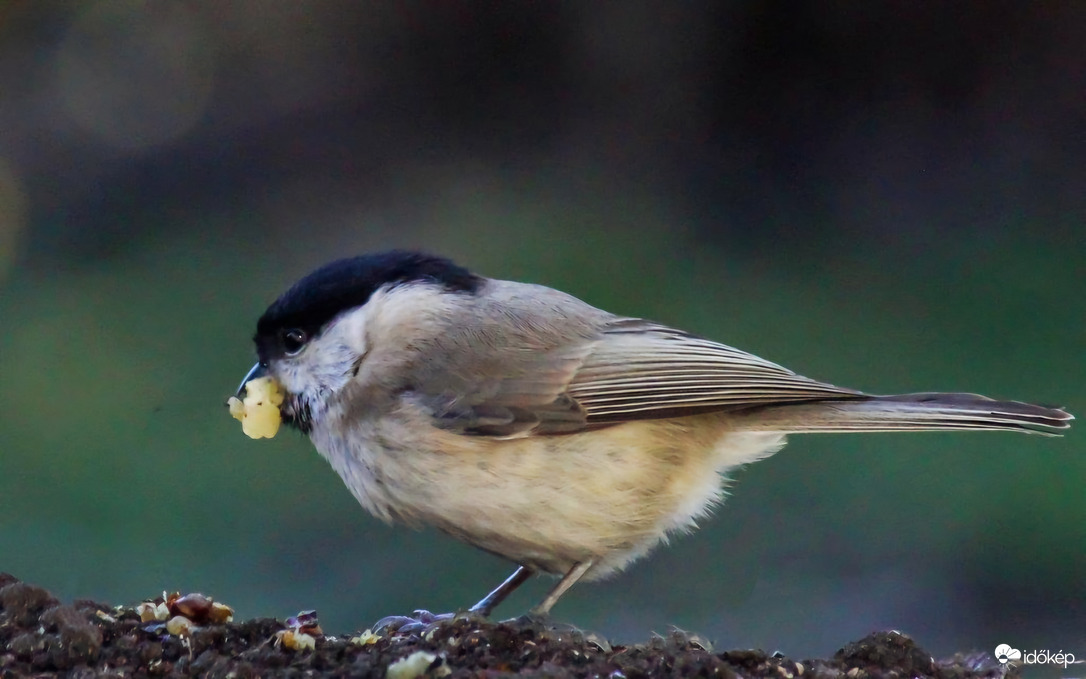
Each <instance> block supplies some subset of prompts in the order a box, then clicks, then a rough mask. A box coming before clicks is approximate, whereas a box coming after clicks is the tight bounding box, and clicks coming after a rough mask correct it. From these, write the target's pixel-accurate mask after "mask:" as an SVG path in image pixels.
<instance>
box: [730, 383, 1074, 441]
mask: <svg viewBox="0 0 1086 679" xmlns="http://www.w3.org/2000/svg"><path fill="white" fill-rule="evenodd" d="M736 415H737V417H739V418H740V422H741V426H742V428H743V429H747V430H754V431H777V432H782V433H808V432H809V433H815V432H859V431H871V432H874V431H939V430H973V431H976V430H1003V431H1020V432H1023V433H1027V434H1041V435H1045V436H1059V435H1060V432H1061V431H1062V430H1064V429H1067V428H1069V427H1070V426H1071V420H1073V419H1075V417H1074V416H1073V415H1071V414H1070V413H1068V412H1067V411H1065V410H1063V409H1061V408H1050V407H1047V406H1040V405H1034V404H1032V403H1022V402H1019V401H996V400H994V399H990V398H988V397H986V396H981V395H979V394H943V393H920V394H898V395H894V396H871V397H869V398H861V399H855V400H852V399H850V400H826V401H815V402H806V403H794V404H782V405H773V406H767V407H764V408H752V409H750V410H745V411H742V412H741V413H736Z"/></svg>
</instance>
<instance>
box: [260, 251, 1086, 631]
mask: <svg viewBox="0 0 1086 679" xmlns="http://www.w3.org/2000/svg"><path fill="white" fill-rule="evenodd" d="M255 342H256V349H257V354H258V356H259V359H260V361H259V363H258V364H257V365H256V366H255V367H254V368H253V371H252V372H251V373H250V374H249V376H248V377H247V378H246V381H248V380H249V379H252V378H255V377H257V376H260V375H266V376H270V377H272V378H274V379H275V380H276V381H278V382H279V383H280V385H281V386H282V388H283V389H284V391H285V392H286V397H285V399H284V402H283V404H282V406H281V414H282V417H283V419H284V421H285V422H286V423H287V424H289V425H291V426H293V427H294V428H296V429H298V430H300V431H302V432H304V433H306V434H308V435H309V438H310V440H311V441H312V442H313V445H314V446H315V447H316V448H317V450H318V451H319V452H320V454H321V455H323V456H324V458H325V459H326V460H328V462H329V463H331V465H332V467H333V468H334V469H335V470H336V471H337V472H338V473H339V475H340V477H341V478H342V479H343V482H344V483H345V484H347V488H349V489H350V491H351V492H352V493H353V494H354V496H355V497H356V498H357V499H358V501H359V502H360V503H361V504H362V506H363V507H365V508H366V509H367V510H368V511H369V512H370V513H372V514H374V515H375V516H377V517H379V518H380V519H383V520H384V521H387V522H403V523H406V524H409V525H415V526H421V525H429V526H434V527H436V528H438V529H440V530H442V531H444V532H445V533H448V534H449V535H451V536H453V537H455V538H458V539H460V540H463V541H464V542H467V543H470V544H472V545H475V546H476V547H479V548H481V549H484V550H486V551H488V552H491V553H493V554H498V555H500V556H503V557H505V558H507V559H509V560H510V561H512V562H514V563H515V564H517V568H516V570H515V572H514V573H513V575H512V576H510V577H509V579H507V580H506V581H505V582H503V583H502V584H501V585H500V586H498V588H497V589H495V590H494V591H492V592H491V593H490V594H488V595H487V596H486V597H485V598H484V599H483V600H482V601H480V602H479V603H477V604H476V605H475V606H474V607H472V609H471V610H472V611H474V612H477V613H480V614H483V615H487V614H489V613H490V612H491V610H492V609H493V608H494V607H495V606H496V605H497V604H499V603H500V602H501V601H502V600H503V599H504V598H505V597H506V596H507V595H508V594H509V593H510V592H512V591H513V590H514V589H515V588H516V587H517V586H518V585H520V584H521V583H522V582H524V580H526V579H527V578H528V577H529V576H530V575H531V574H532V573H534V572H544V573H551V574H556V575H559V576H561V578H560V580H559V581H558V583H557V584H556V585H555V586H554V588H553V589H552V590H551V591H550V592H549V593H548V594H547V596H546V597H545V598H544V599H543V601H542V602H541V603H540V604H539V605H538V606H536V607H535V608H533V609H532V611H531V613H532V614H534V615H545V614H547V612H548V611H549V610H550V609H551V607H552V606H553V605H554V604H555V602H556V601H557V600H558V598H559V597H560V596H561V595H562V594H563V593H564V592H565V591H566V590H568V589H569V588H570V587H571V586H572V585H573V584H574V583H576V582H577V581H579V580H594V579H597V578H602V577H605V576H607V575H610V574H612V573H615V572H616V571H619V570H621V569H622V568H624V567H625V566H626V565H628V564H629V563H630V562H632V561H634V560H635V559H637V558H639V557H641V556H644V555H645V554H646V553H647V552H648V551H649V550H651V549H652V548H653V547H654V546H655V545H657V544H659V543H660V542H661V541H664V540H665V539H666V538H667V536H668V535H669V534H672V533H676V532H683V531H689V530H691V529H692V528H694V526H695V522H696V521H697V520H698V519H699V518H701V517H704V516H705V515H706V514H708V513H709V512H710V511H711V510H712V508H713V507H714V506H715V505H717V504H718V503H719V502H720V501H721V499H722V480H723V477H724V475H725V474H727V472H728V471H729V470H730V469H732V468H734V467H737V466H739V465H743V464H746V463H748V462H753V461H755V460H760V459H762V458H764V457H767V456H769V455H771V454H773V453H774V452H776V451H778V450H780V448H781V447H782V446H783V445H784V442H785V436H786V435H787V434H796V433H808V432H873V431H921V430H1000V429H1001V430H1008V431H1020V432H1028V433H1041V434H1054V433H1056V432H1058V431H1060V430H1063V429H1066V428H1067V427H1068V426H1069V423H1070V420H1072V419H1073V417H1072V416H1071V415H1070V414H1069V413H1067V412H1065V411H1063V410H1060V409H1058V408H1047V407H1043V406H1039V405H1031V404H1029V403H1020V402H1017V401H996V400H992V399H989V398H986V397H984V396H979V395H976V394H960V393H920V394H902V395H895V396H874V395H870V394H865V393H862V392H859V391H856V390H854V389H847V388H844V387H837V386H834V385H832V384H827V383H825V382H818V381H816V380H812V379H808V378H806V377H802V376H800V375H797V374H796V373H794V372H792V371H790V370H788V369H786V368H783V367H781V366H779V365H776V364H775V363H770V362H769V361H766V360H764V359H761V358H758V357H757V356H754V355H752V354H748V353H746V352H745V351H741V350H739V349H734V348H732V347H729V346H725V345H723V344H718V343H717V342H713V341H710V340H707V339H703V338H701V337H698V336H696V335H691V334H690V333H687V332H683V331H682V330H677V329H675V328H670V327H668V326H666V325H661V324H659V323H653V322H651V321H646V320H642V319H639V318H628V317H624V316H616V315H614V314H611V313H608V312H606V311H602V310H600V309H596V308H594V307H592V306H590V305H588V304H586V303H585V302H582V301H581V300H579V299H577V298H575V297H572V296H570V295H567V294H565V293H563V292H559V291H557V290H553V289H551V288H547V287H544V286H541V285H532V284H528V283H516V282H511V281H502V280H495V279H490V278H485V277H483V276H479V275H476V274H474V273H472V272H470V271H468V270H467V269H464V268H461V267H459V266H457V265H455V264H453V263H452V262H450V261H448V260H446V259H443V258H440V257H435V256H431V255H427V254H421V253H416V252H403V251H393V252H386V253H380V254H369V255H363V256H360V257H355V258H353V259H343V260H339V261H336V262H333V263H331V264H328V265H326V266H324V267H321V268H320V269H317V270H316V271H314V272H313V273H311V274H309V275H308V276H306V277H305V278H303V279H301V280H300V281H298V283H296V284H295V285H294V286H293V287H291V288H290V289H289V290H288V291H287V292H286V293H284V294H283V295H282V296H281V297H280V298H279V299H278V300H276V301H275V302H274V303H273V304H272V305H271V306H270V307H269V308H268V309H267V311H266V312H265V313H264V315H263V316H262V317H261V318H260V320H259V321H258V323H257V331H256V336H255ZM244 383H245V382H243V386H242V390H241V391H244Z"/></svg>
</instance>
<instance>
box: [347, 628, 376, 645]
mask: <svg viewBox="0 0 1086 679" xmlns="http://www.w3.org/2000/svg"><path fill="white" fill-rule="evenodd" d="M380 638H381V637H379V636H378V635H376V634H374V633H373V630H371V629H368V630H366V631H365V632H362V633H361V634H359V635H358V636H357V637H351V638H350V640H349V641H348V643H351V644H354V645H355V646H369V645H370V644H376V643H377V642H378V640H380Z"/></svg>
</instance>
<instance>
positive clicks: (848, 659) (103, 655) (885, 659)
mask: <svg viewBox="0 0 1086 679" xmlns="http://www.w3.org/2000/svg"><path fill="white" fill-rule="evenodd" d="M285 628H286V624H285V623H283V622H280V621H278V620H272V619H269V618H262V619H257V620H247V621H244V622H231V623H227V624H216V625H206V626H200V627H196V628H194V630H193V632H192V635H191V637H190V638H188V639H182V638H180V637H176V636H171V635H169V634H167V633H166V631H165V629H164V626H163V625H162V624H161V623H154V622H151V623H148V622H143V621H141V620H140V616H139V615H138V614H137V613H136V611H135V608H134V607H131V606H129V607H120V606H119V607H112V606H107V605H104V604H99V603H95V602H93V601H86V600H77V601H75V602H74V603H72V604H70V605H67V604H62V603H60V602H59V601H57V599H56V598H55V597H53V596H52V595H51V594H50V593H49V592H48V591H46V590H44V589H42V588H41V587H36V586H34V585H30V584H27V583H24V582H20V581H19V580H17V579H16V578H15V577H13V576H11V575H7V574H3V573H0V677H4V678H6V677H23V676H43V675H54V674H60V675H64V676H67V677H95V676H105V677H110V676H115V677H122V676H123V677H140V676H158V677H174V676H192V675H199V676H202V677H203V676H207V677H228V676H229V677H240V678H244V677H315V676H330V677H348V676H349V677H371V676H372V677H384V676H386V673H387V674H388V675H390V676H399V677H401V678H404V677H421V676H425V677H454V678H455V677H486V678H490V677H506V676H519V677H613V678H615V679H619V678H621V677H628V678H630V679H633V678H635V677H726V678H732V677H772V679H797V678H799V677H812V678H816V679H823V678H825V679H831V678H832V679H837V678H843V679H867V678H872V679H877V678H880V677H887V678H891V677H892V678H895V679H896V678H901V679H905V678H909V677H932V678H937V679H966V678H968V677H978V678H979V677H984V678H990V679H997V678H999V677H1003V676H1008V675H1009V676H1017V670H1016V669H1015V668H1011V669H1010V670H1009V671H1007V672H1005V668H1003V667H1002V666H1001V665H999V663H997V662H996V661H995V660H994V659H993V658H992V657H991V656H988V655H984V654H981V655H974V656H956V657H954V658H951V659H948V660H942V661H937V660H933V659H932V658H931V656H930V655H929V654H928V653H926V652H924V651H923V650H922V649H921V648H920V647H919V646H917V645H916V644H915V643H914V642H913V641H912V639H910V638H909V637H907V636H905V635H903V634H900V633H898V632H879V633H875V634H872V635H870V636H868V637H866V638H864V639H861V640H860V641H857V642H855V643H851V644H848V645H846V646H845V647H844V648H842V649H841V650H839V651H838V652H837V653H836V654H834V656H833V657H832V658H828V659H825V660H802V661H798V662H797V661H795V660H791V659H789V658H785V657H783V656H780V655H769V654H766V653H765V652H763V651H724V652H717V651H714V650H713V649H712V647H711V646H710V645H709V644H708V643H707V642H705V641H704V640H701V639H700V638H699V637H697V636H696V635H689V634H687V633H684V632H679V631H674V632H672V633H671V634H669V635H668V636H666V637H660V636H653V638H651V639H650V640H649V641H647V642H646V643H643V644H636V645H633V646H619V645H615V646H610V645H609V644H608V643H607V642H606V641H603V640H601V639H598V638H594V637H593V635H590V634H586V633H583V632H580V631H578V630H574V629H568V628H564V629H563V628H555V627H553V626H547V625H544V624H540V623H538V622H529V621H526V622H516V623H494V622H489V621H484V620H480V619H477V618H455V619H452V620H446V621H436V622H428V621H427V620H426V619H425V617H424V618H423V621H422V622H410V621H407V620H406V619H401V620H398V621H394V622H392V623H391V624H387V625H386V626H385V628H384V629H382V630H379V631H378V634H377V636H376V637H372V636H371V637H369V639H368V640H363V639H358V638H356V639H355V640H353V641H352V640H351V639H350V637H349V636H337V637H332V636H323V637H319V638H318V639H317V641H316V648H315V649H314V650H299V651H292V650H289V649H288V648H285V647H284V646H283V645H282V644H277V643H276V642H275V635H276V632H279V631H281V630H283V629H285ZM365 641H368V643H365ZM419 651H423V652H426V653H429V654H432V655H433V658H432V659H430V660H428V659H429V656H420V657H422V658H424V659H423V660H421V662H417V663H415V666H414V669H407V667H408V665H407V664H400V665H396V666H395V669H394V670H393V671H392V672H388V668H389V666H390V665H395V663H397V661H401V660H403V659H405V658H407V657H409V656H411V655H412V654H414V653H416V652H419ZM416 660H417V658H416Z"/></svg>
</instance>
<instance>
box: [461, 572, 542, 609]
mask: <svg viewBox="0 0 1086 679" xmlns="http://www.w3.org/2000/svg"><path fill="white" fill-rule="evenodd" d="M533 573H535V571H534V570H532V569H531V568H528V567H527V566H517V569H516V570H515V571H513V574H512V575H510V576H509V577H508V578H506V579H505V582H503V583H502V584H500V585H498V586H497V587H496V588H494V591H493V592H491V593H490V594H487V595H486V596H485V597H483V598H482V600H481V601H480V602H479V603H477V604H475V605H474V606H472V607H471V608H469V609H468V612H470V613H476V614H478V615H481V616H483V617H484V618H489V617H490V614H491V612H492V611H493V610H494V609H495V608H496V607H497V605H498V604H500V603H501V602H503V601H505V597H507V596H509V595H510V594H512V593H513V590H515V589H516V588H517V587H520V586H521V585H523V584H524V581H525V580H527V579H528V578H530V577H532V574H533Z"/></svg>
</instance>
